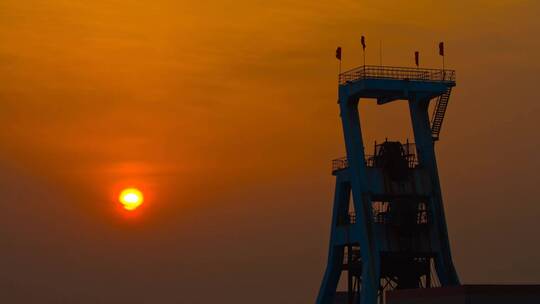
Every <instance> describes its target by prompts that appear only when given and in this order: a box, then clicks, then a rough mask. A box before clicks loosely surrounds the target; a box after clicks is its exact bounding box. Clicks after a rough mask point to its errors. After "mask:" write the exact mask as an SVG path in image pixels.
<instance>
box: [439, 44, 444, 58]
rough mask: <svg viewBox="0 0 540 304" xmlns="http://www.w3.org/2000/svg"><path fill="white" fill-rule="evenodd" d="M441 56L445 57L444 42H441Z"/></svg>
mask: <svg viewBox="0 0 540 304" xmlns="http://www.w3.org/2000/svg"><path fill="white" fill-rule="evenodd" d="M439 55H441V56H444V42H439Z"/></svg>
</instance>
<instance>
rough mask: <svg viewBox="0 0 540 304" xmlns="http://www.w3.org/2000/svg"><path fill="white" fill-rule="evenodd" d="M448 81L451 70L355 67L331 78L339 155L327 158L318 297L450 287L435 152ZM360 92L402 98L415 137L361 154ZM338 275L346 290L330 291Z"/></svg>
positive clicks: (362, 298) (342, 299)
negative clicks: (326, 220) (328, 192)
mask: <svg viewBox="0 0 540 304" xmlns="http://www.w3.org/2000/svg"><path fill="white" fill-rule="evenodd" d="M454 86H455V71H452V70H436V69H418V68H400V67H384V66H361V67H358V68H356V69H353V70H350V71H347V72H344V73H341V74H340V75H339V107H340V112H341V121H342V127H343V133H344V138H345V147H346V151H347V156H346V157H344V158H340V159H336V160H334V161H333V163H332V172H333V175H335V176H336V188H335V196H334V207H333V215H332V224H331V238H330V246H329V252H328V264H327V266H326V271H325V274H324V277H323V280H322V284H321V287H320V291H319V295H318V297H317V304H335V303H348V304H376V303H383V302H384V294H385V291H387V290H392V289H408V288H429V287H432V286H437V285H441V286H449V285H458V284H459V279H458V275H457V273H456V270H455V268H454V264H453V262H452V257H451V253H450V245H449V241H448V233H447V228H446V220H445V215H444V208H443V200H442V195H441V187H440V183H439V176H438V170H437V161H436V158H435V149H434V146H435V145H434V143H435V141H436V140H437V139H438V136H439V132H440V128H441V126H442V119H443V117H444V113H445V111H446V107H447V104H448V101H449V97H450V92H451V89H452V88H453V87H454ZM363 98H375V99H376V100H377V103H378V104H379V105H383V104H386V103H389V102H393V101H396V100H407V101H408V104H409V110H410V116H411V121H412V126H413V132H414V141H415V143H409V142H407V143H400V142H392V141H385V142H382V143H379V144H377V143H376V144H375V147H374V150H373V154H366V151H365V150H364V142H363V138H362V130H361V126H360V116H359V115H360V113H359V110H358V104H359V102H360V100H362V99H363ZM431 101H434V102H435V106H434V113H433V117H432V119H431V120H430V117H429V113H428V108H429V104H430V102H431ZM340 278H346V284H343V285H346V289H345V291H341V292H338V291H337V288H338V283H339V280H340Z"/></svg>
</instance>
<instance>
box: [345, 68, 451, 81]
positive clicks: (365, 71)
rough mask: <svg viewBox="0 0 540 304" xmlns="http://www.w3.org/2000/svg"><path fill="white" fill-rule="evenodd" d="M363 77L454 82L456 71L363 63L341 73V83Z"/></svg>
mask: <svg viewBox="0 0 540 304" xmlns="http://www.w3.org/2000/svg"><path fill="white" fill-rule="evenodd" d="M362 79H395V80H412V81H425V82H454V81H455V80H456V71H455V70H441V69H420V68H404V67H390V66H377V65H363V66H360V67H357V68H354V69H352V70H349V71H345V72H343V73H341V74H339V84H340V85H343V84H346V83H348V82H353V81H356V80H362Z"/></svg>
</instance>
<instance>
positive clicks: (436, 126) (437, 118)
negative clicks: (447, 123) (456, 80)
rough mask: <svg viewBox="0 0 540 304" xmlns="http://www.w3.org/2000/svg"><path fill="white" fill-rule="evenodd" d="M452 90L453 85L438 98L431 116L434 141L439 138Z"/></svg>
mask: <svg viewBox="0 0 540 304" xmlns="http://www.w3.org/2000/svg"><path fill="white" fill-rule="evenodd" d="M451 92H452V87H448V88H447V89H446V92H444V93H443V94H442V95H440V96H439V97H438V98H437V103H436V104H435V109H434V110H433V115H432V116H431V136H432V137H433V140H434V141H437V140H439V134H440V133H441V128H442V123H443V120H444V113H446V108H447V107H448V101H449V100H450V93H451Z"/></svg>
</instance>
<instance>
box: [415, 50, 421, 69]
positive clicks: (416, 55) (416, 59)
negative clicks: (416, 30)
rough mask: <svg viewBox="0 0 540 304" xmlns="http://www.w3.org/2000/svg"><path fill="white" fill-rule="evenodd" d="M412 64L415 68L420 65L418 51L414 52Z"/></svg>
mask: <svg viewBox="0 0 540 304" xmlns="http://www.w3.org/2000/svg"><path fill="white" fill-rule="evenodd" d="M414 62H415V63H416V66H419V65H420V53H419V52H418V51H416V52H414Z"/></svg>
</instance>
